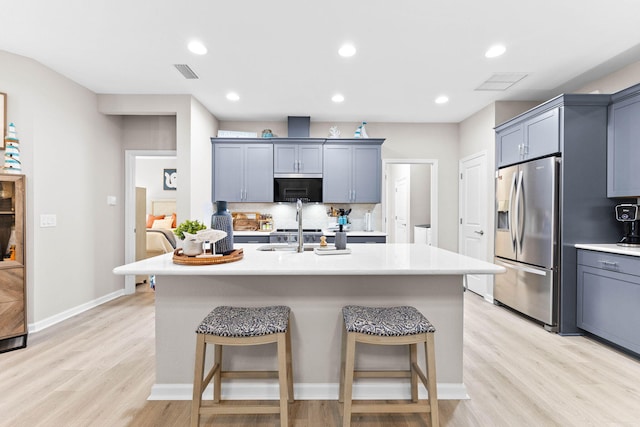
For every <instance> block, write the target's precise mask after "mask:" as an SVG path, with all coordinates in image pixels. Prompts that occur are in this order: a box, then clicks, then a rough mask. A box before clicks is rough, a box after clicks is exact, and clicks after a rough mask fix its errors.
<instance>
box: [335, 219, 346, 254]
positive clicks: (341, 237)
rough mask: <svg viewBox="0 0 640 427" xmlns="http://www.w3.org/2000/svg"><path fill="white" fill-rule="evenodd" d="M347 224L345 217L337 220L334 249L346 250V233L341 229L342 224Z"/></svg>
mask: <svg viewBox="0 0 640 427" xmlns="http://www.w3.org/2000/svg"><path fill="white" fill-rule="evenodd" d="M346 222H347V217H346V216H341V217H340V218H338V227H339V228H338V231H336V237H335V245H336V249H346V248H347V232H346V231H342V230H343V229H342V227H344V224H346Z"/></svg>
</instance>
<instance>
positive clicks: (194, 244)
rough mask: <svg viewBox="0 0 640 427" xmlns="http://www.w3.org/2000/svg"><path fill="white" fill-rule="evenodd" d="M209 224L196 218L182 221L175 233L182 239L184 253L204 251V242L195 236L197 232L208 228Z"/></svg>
mask: <svg viewBox="0 0 640 427" xmlns="http://www.w3.org/2000/svg"><path fill="white" fill-rule="evenodd" d="M206 228H207V226H206V225H204V224H203V223H201V222H200V221H198V220H197V219H196V220H193V221H191V220H189V219H187V220H185V221H183V222H181V223H180V224H179V225H178V226H177V227H176V229H175V230H173V233H174V234H175V235H176V236H178V238H179V239H180V240H182V253H183V254H184V255H187V256H195V255H200V254H201V253H202V242H201V241H199V240H197V239H196V238H195V236H196V233H197V232H198V231H200V230H204V229H206Z"/></svg>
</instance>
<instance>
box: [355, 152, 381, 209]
mask: <svg viewBox="0 0 640 427" xmlns="http://www.w3.org/2000/svg"><path fill="white" fill-rule="evenodd" d="M381 171H382V161H381V157H380V146H361V147H353V193H352V202H356V203H380V200H381V198H382V196H381V194H382V193H381V187H382V183H381V174H382V173H381Z"/></svg>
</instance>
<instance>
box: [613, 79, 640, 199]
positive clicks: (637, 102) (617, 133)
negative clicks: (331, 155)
mask: <svg viewBox="0 0 640 427" xmlns="http://www.w3.org/2000/svg"><path fill="white" fill-rule="evenodd" d="M611 98H612V101H613V102H612V103H611V105H610V106H609V124H608V135H607V144H608V149H607V195H608V196H609V197H640V179H638V169H637V163H638V159H640V85H636V86H633V87H631V88H629V89H627V90H624V91H622V92H618V93H617V94H615V95H612V97H611Z"/></svg>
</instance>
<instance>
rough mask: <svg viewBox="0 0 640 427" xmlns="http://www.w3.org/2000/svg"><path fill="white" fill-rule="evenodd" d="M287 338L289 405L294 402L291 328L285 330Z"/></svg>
mask: <svg viewBox="0 0 640 427" xmlns="http://www.w3.org/2000/svg"><path fill="white" fill-rule="evenodd" d="M286 338H287V386H288V393H287V394H288V396H289V403H293V402H294V397H293V361H292V356H291V354H292V353H291V328H287V332H286Z"/></svg>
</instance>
